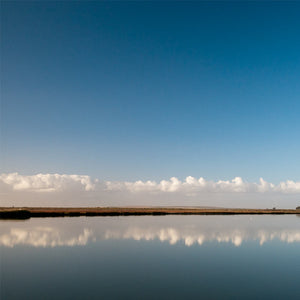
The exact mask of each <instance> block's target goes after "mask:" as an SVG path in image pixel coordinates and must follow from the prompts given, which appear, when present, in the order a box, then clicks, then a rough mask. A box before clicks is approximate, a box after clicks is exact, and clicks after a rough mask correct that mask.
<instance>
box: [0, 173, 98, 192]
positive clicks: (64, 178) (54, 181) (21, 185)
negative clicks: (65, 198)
mask: <svg viewBox="0 0 300 300" xmlns="http://www.w3.org/2000/svg"><path fill="white" fill-rule="evenodd" d="M0 182H2V183H4V184H5V185H7V186H9V187H11V188H12V189H13V190H16V191H32V192H55V191H62V190H68V189H76V188H79V189H83V190H85V191H93V190H94V189H95V183H96V182H97V180H95V181H92V180H91V178H90V176H86V175H66V174H36V175H31V176H23V175H20V174H18V173H10V174H1V175H0Z"/></svg>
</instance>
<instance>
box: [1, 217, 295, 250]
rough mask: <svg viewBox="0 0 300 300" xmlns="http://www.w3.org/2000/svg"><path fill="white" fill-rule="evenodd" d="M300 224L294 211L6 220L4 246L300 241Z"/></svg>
mask: <svg viewBox="0 0 300 300" xmlns="http://www.w3.org/2000/svg"><path fill="white" fill-rule="evenodd" d="M297 221H298V222H297ZM2 225H3V226H2ZM298 228H299V219H297V218H295V217H294V216H254V217H253V216H251V217H249V216H238V217H237V216H235V217H222V216H211V217H208V216H205V217H193V216H168V217H121V218H101V217H100V218H61V219H31V220H29V221H26V222H21V223H19V222H13V221H11V222H2V224H1V228H0V246H4V247H14V246H19V245H29V246H33V247H57V246H84V245H87V244H88V243H91V242H97V241H102V240H112V239H116V240H135V241H160V242H167V243H169V244H170V245H175V244H179V243H183V244H184V245H186V246H192V245H202V244H203V243H205V242H218V243H231V244H233V245H234V246H236V247H238V246H241V245H242V244H243V243H244V242H247V241H257V242H258V243H259V244H260V245H263V244H265V243H267V242H271V241H275V240H277V241H280V242H284V243H295V242H300V229H298Z"/></svg>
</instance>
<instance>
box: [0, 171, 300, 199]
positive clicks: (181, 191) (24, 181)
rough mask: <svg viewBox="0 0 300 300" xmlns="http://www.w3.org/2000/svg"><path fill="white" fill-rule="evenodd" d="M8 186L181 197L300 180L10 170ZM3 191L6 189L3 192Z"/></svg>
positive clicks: (280, 189) (286, 188) (1, 180)
mask: <svg viewBox="0 0 300 300" xmlns="http://www.w3.org/2000/svg"><path fill="white" fill-rule="evenodd" d="M4 187H6V190H7V188H9V189H10V190H13V191H27V192H47V193H46V194H50V192H57V191H71V192H77V191H84V192H92V191H93V192H95V193H97V195H98V194H99V195H100V194H102V195H103V194H106V195H109V194H110V193H109V192H110V191H121V192H127V194H128V195H129V194H136V193H143V194H144V195H145V194H148V195H156V194H158V193H160V194H173V195H174V194H178V195H180V196H182V195H186V196H197V195H199V194H201V193H206V194H207V193H210V194H216V193H220V194H222V193H223V194H229V193H235V194H238V193H239V194H240V193H244V194H251V193H260V194H265V193H277V194H282V193H285V194H298V193H300V182H295V181H292V180H287V181H285V182H280V183H279V184H277V185H276V184H273V183H270V182H267V181H265V180H264V179H262V178H260V180H259V182H258V183H255V182H246V181H244V180H243V179H242V178H241V177H235V178H234V179H232V180H219V181H210V180H206V179H204V178H203V177H200V178H195V177H192V176H188V177H186V178H185V180H183V181H181V180H179V179H178V178H176V177H171V178H170V179H169V180H161V181H160V182H156V181H150V180H148V181H141V180H138V181H131V182H130V181H100V180H98V179H92V178H91V177H90V176H87V175H76V174H74V175H67V174H36V175H29V176H27V175H20V174H19V173H8V174H5V173H4V174H1V175H0V188H1V189H2V188H4ZM2 192H4V189H3V191H2Z"/></svg>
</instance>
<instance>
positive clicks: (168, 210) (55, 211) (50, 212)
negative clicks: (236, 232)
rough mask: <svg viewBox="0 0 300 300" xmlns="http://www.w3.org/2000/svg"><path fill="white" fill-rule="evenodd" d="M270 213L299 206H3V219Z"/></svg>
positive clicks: (291, 211)
mask: <svg viewBox="0 0 300 300" xmlns="http://www.w3.org/2000/svg"><path fill="white" fill-rule="evenodd" d="M263 214H266V215H270V214H272V215H273V214H300V210H299V209H274V208H273V209H243V208H203V207H202V208H201V207H200V208H197V207H76V208H74V207H72V208H71V207H0V219H30V218H44V217H81V216H85V217H93V216H103V217H105V216H144V215H152V216H157V215H263Z"/></svg>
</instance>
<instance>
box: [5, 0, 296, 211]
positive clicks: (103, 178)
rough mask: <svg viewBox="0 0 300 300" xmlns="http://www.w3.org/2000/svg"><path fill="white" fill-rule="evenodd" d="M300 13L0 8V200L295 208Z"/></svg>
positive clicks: (218, 8)
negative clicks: (189, 185)
mask: <svg viewBox="0 0 300 300" xmlns="http://www.w3.org/2000/svg"><path fill="white" fill-rule="evenodd" d="M299 15H300V2H296V1H295V2H279V1H276V2H270V1H267V2H258V1H255V2H244V1H241V2H238V1H233V2H226V1H221V2H216V1H212V2H209V1H208V2H170V1H167V2H156V1H155V2H97V1H93V2H87V1H78V2H76V1H75V2H73V1H64V2H59V1H50V2H46V1H37V2H35V1H31V2H26V1H22V2H13V1H2V2H1V148H0V151H1V152H0V158H1V160H0V174H2V175H1V177H0V178H1V179H0V187H1V189H2V193H1V194H0V197H1V198H2V201H1V202H3V203H4V204H3V205H8V204H11V203H12V202H11V201H12V200H11V199H14V200H16V201H17V203H18V204H19V205H20V203H29V204H32V201H33V200H28V201H27V202H26V201H25V200H24V201H25V202H22V201H21V198H22V199H25V198H27V197H28V199H33V198H35V199H37V200H35V201H36V204H45V203H47V204H49V203H56V202H51V201H52V200H49V199H50V198H51V197H52V198H57V196H56V197H54V196H49V195H50V194H51V193H52V194H53V192H54V193H55V192H56V191H57V190H59V191H60V192H61V191H66V190H68V189H73V187H74V186H75V185H76V186H79V187H81V189H82V191H83V192H87V193H85V195H86V194H89V196H82V198H81V200H78V201H77V202H76V204H80V205H85V204H86V205H89V204H87V202H85V200H82V199H83V198H85V197H88V198H89V199H90V198H92V199H93V202H89V203H90V204H91V203H93V205H96V204H99V205H101V204H102V203H104V202H105V203H109V204H111V203H118V204H119V205H120V204H124V205H126V204H131V203H133V204H136V203H140V204H144V202H143V201H140V200H139V199H146V198H147V199H148V198H149V197H150V196H149V194H151V193H152V192H153V191H154V195H152V194H151V197H150V198H151V199H152V200H147V201H146V200H145V201H146V202H147V203H148V204H152V203H155V204H160V203H161V204H164V205H165V204H166V203H172V204H180V205H181V204H182V203H181V200H180V199H183V195H182V194H178V193H177V192H181V193H183V190H184V191H185V192H184V195H187V196H186V197H187V198H188V199H191V198H189V197H192V198H193V199H194V200H193V201H191V202H189V201H190V200H189V201H188V202H184V201H185V200H184V201H183V202H184V203H193V204H199V205H202V204H205V205H209V204H211V205H225V206H245V205H246V206H266V205H279V206H280V205H281V204H279V203H278V201H279V200H278V201H277V200H274V199H277V198H278V199H283V198H284V200H283V201H285V202H284V204H282V205H283V206H289V205H292V206H293V205H295V204H296V202H297V201H298V202H299V200H298V199H299V194H300V172H299V169H300V151H299V150H300V121H299V115H300V84H299V83H300V18H299ZM37 174H42V175H40V176H38V175H37ZM53 174H57V176H56V177H55V176H54V175H53ZM70 175H73V176H75V177H68V176H70ZM53 176H54V177H53ZM64 176H65V177H64ZM76 176H77V177H76ZM81 176H88V179H82V178H86V177H81ZM189 176H191V177H192V178H194V179H195V178H196V179H195V180H196V181H197V182H196V183H195V182H194V183H193V184H192V186H193V187H192V188H191V190H188V191H186V188H185V186H184V183H188V181H189V179H187V178H189ZM41 178H43V179H41ZM45 178H46V179H45ZM55 178H56V179H55ZM57 178H58V179H57ZM170 178H176V180H178V181H179V182H180V183H179V184H177V185H176V180H175V187H174V186H173V188H171V190H172V189H173V190H172V191H171V190H170V189H169V190H168V188H167V191H165V190H164V189H163V188H161V186H163V185H164V183H163V184H161V182H165V181H167V182H169V183H170V184H172V183H174V180H173V181H172V179H170ZM201 178H203V180H204V182H205V187H203V186H201V182H203V181H201ZM235 178H238V179H235ZM261 178H262V179H261ZM41 180H42V181H41ZM81 180H83V181H84V180H88V181H90V182H91V184H92V185H91V186H92V187H91V188H90V189H89V188H88V189H86V183H82V182H81ZM240 180H242V181H240ZM148 181H150V182H152V183H153V184H152V185H151V184H150V186H151V188H149V183H147V182H148ZM190 181H191V180H190ZM41 182H42V183H41ZM66 182H67V183H66ZM136 182H141V184H142V185H143V188H142V193H143V194H142V195H141V194H140V193H138V194H136V193H135V192H136V191H135V192H134V193H133V194H132V188H131V189H130V186H134V187H136V185H135V183H136ZM222 182H226V183H225V186H226V187H225V190H224V188H223V186H224V184H222ZM264 182H267V188H260V187H257V186H263V185H264ZM93 184H95V186H96V188H94V185H93ZM141 184H138V185H139V186H140V185H141ZM99 186H101V188H100V187H99ZM167 186H168V184H167ZM199 186H201V187H199ZM282 186H284V188H282ZM128 187H129V188H128ZM228 187H229V188H228ZM149 189H150V190H149ZM195 189H196V192H195ZM40 190H43V191H44V193H40V192H38V193H36V191H40ZM99 190H101V192H100V191H99ZM111 190H116V191H117V192H118V193H120V191H121V194H118V193H117V195H114V196H112V195H111V194H110V193H111ZM140 190H141V189H140V188H139V191H138V192H140ZM97 191H98V193H97ZM204 192H205V195H204V194H203V193H204ZM26 193H27V194H26ZM31 193H33V195H35V196H34V197H33V196H32V194H31ZM61 193H62V192H61ZM72 193H75V192H74V190H72ZM126 193H128V197H129V198H128V199H130V200H126V195H124V194H126ZM157 193H162V194H165V193H167V194H168V196H165V195H162V196H159V197H158V196H157ZM232 193H233V194H234V195H232ZM46 194H47V196H45V195H46ZM145 194H147V195H145ZM175 194H177V195H175ZM241 194H242V195H241ZM245 194H247V195H245ZM250 194H251V196H250ZM274 194H276V195H275V196H274ZM62 195H63V196H62ZM62 195H61V196H60V199H67V198H68V196H66V195H65V194H64V193H62ZM120 195H121V196H122V197H123V198H124V201H123V202H122V201H121V200H120ZM216 195H217V196H216ZM45 197H46V198H47V199H48V198H49V199H48V200H47V201H46V200H45V199H46V198H45ZM80 197H81V196H80ZM164 197H167V199H168V200H162V199H164ZM199 197H200V198H199ZM234 197H236V198H237V200H235V201H234V202H232V201H233V200H231V199H232V198H234ZM104 198H105V201H104V200H103V199H104ZM150 198H149V199H150ZM211 198H212V200H209V199H211ZM240 198H245V199H246V200H245V201H246V202H245V201H244V200H241V201H243V202H241V204H240V202H239V201H238V199H240ZM250 198H251V199H250ZM3 199H4V200H3ZM99 199H100V200H99ZM107 199H109V200H107ZM175 199H177V200H175ZM199 199H200V200H199ZM253 199H254V200H253ZM257 199H259V200H257ZM285 199H287V200H285ZM45 201H46V202H45ZM61 201H62V202H59V203H58V204H61V205H63V204H69V205H71V204H74V203H71V202H64V201H63V200H61ZM101 201H102V202H101ZM103 201H104V202H103ZM110 201H111V202H110ZM139 201H140V202H139ZM168 201H169V202H168ZM146 202H145V203H146ZM279 202H280V201H279ZM82 203H83V204H82Z"/></svg>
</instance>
